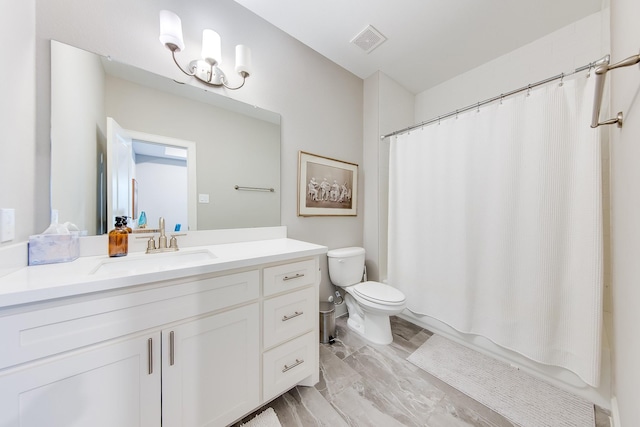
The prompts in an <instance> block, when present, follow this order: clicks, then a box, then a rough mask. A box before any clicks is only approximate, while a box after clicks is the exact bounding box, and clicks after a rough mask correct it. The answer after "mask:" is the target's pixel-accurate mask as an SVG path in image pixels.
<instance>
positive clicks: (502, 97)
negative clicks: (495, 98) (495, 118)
mask: <svg viewBox="0 0 640 427" xmlns="http://www.w3.org/2000/svg"><path fill="white" fill-rule="evenodd" d="M503 99H504V93H501V94H500V105H502V100H503Z"/></svg>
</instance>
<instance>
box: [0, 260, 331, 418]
mask: <svg viewBox="0 0 640 427" xmlns="http://www.w3.org/2000/svg"><path fill="white" fill-rule="evenodd" d="M318 285H319V260H318V257H317V256H309V257H306V258H302V259H299V258H298V259H296V258H295V257H291V259H286V260H281V261H278V262H271V263H267V264H260V265H255V266H253V267H251V268H248V267H245V268H240V269H234V270H227V271H220V272H217V273H211V274H204V275H197V276H189V277H184V278H179V279H172V280H167V281H161V282H153V283H147V284H141V285H137V286H134V287H126V288H123V289H119V290H114V291H108V292H100V293H96V294H88V295H82V296H76V297H68V298H61V299H57V300H52V301H42V302H38V303H37V304H26V305H21V306H16V307H10V308H5V309H0V342H3V349H2V351H0V426H3V427H4V426H14V425H16V426H17V425H20V426H43V425H46V426H65V427H69V426H87V425H91V426H92V427H93V426H109V427H112V426H153V427H158V426H161V425H162V426H171V427H173V426H176V427H178V426H180V427H190V426H225V425H228V424H230V423H233V422H234V421H236V420H237V419H239V418H241V417H242V416H244V415H246V414H248V413H250V412H252V411H253V410H255V409H257V408H259V407H260V406H261V405H262V404H264V403H265V402H267V401H269V400H271V399H272V398H274V397H276V396H277V395H279V394H282V393H284V392H286V391H287V390H288V389H290V388H291V387H293V386H295V385H296V384H303V385H309V386H311V385H314V384H315V383H317V381H318V374H319V373H318V369H319V366H318V321H317V313H318ZM5 344H6V345H5Z"/></svg>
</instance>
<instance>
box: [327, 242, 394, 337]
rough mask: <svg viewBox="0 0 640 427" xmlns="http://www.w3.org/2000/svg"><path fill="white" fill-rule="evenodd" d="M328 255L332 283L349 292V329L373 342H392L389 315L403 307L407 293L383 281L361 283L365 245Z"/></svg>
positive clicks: (339, 250)
mask: <svg viewBox="0 0 640 427" xmlns="http://www.w3.org/2000/svg"><path fill="white" fill-rule="evenodd" d="M327 257H328V258H329V278H330V279H331V282H332V283H333V284H334V285H336V286H339V287H340V288H342V289H343V290H344V291H346V294H345V302H346V304H347V311H348V313H349V320H348V321H347V325H348V326H349V328H350V329H352V330H353V331H355V332H356V333H358V334H359V335H361V336H362V337H364V338H365V339H366V340H368V341H370V342H372V343H374V344H382V345H386V344H389V343H391V342H392V341H393V336H392V335H391V322H390V321H389V316H393V315H396V314H400V313H401V312H402V311H403V310H404V308H405V307H406V301H405V296H404V294H403V293H402V292H401V291H399V290H398V289H396V288H394V287H392V286H390V285H387V284H384V283H379V282H373V281H366V282H362V276H363V272H364V258H365V251H364V249H363V248H357V247H351V248H342V249H334V250H330V251H329V252H328V253H327Z"/></svg>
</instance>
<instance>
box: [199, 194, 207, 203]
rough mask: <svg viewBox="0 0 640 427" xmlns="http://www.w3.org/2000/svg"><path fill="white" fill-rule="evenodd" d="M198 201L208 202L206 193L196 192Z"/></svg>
mask: <svg viewBox="0 0 640 427" xmlns="http://www.w3.org/2000/svg"><path fill="white" fill-rule="evenodd" d="M198 203H209V195H208V194H198Z"/></svg>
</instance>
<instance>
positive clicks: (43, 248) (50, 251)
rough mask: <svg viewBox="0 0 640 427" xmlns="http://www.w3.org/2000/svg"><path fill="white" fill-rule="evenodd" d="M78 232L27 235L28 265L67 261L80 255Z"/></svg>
mask: <svg viewBox="0 0 640 427" xmlns="http://www.w3.org/2000/svg"><path fill="white" fill-rule="evenodd" d="M79 234H80V233H76V232H72V233H71V234H37V235H35V236H29V265H40V264H53V263H56V262H69V261H73V260H74V259H76V258H78V256H80V240H79V237H78V236H79Z"/></svg>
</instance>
